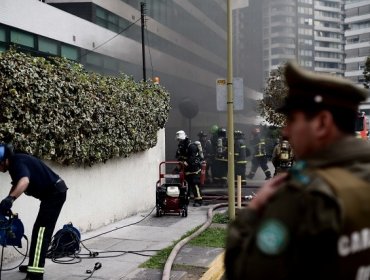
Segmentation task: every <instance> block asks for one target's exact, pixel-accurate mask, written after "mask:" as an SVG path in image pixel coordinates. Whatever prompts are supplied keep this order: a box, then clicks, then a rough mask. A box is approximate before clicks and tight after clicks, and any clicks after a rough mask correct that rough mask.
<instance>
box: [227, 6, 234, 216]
mask: <svg viewBox="0 0 370 280" xmlns="http://www.w3.org/2000/svg"><path fill="white" fill-rule="evenodd" d="M232 46H233V45H232V9H231V0H227V138H228V141H227V142H228V144H227V149H228V158H227V164H228V172H227V184H228V194H229V200H228V203H229V219H230V220H234V219H235V175H234V174H235V170H234V96H233V63H232V62H233V56H232Z"/></svg>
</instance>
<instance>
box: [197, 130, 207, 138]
mask: <svg viewBox="0 0 370 280" xmlns="http://www.w3.org/2000/svg"><path fill="white" fill-rule="evenodd" d="M207 136H208V135H207V133H205V132H204V131H202V130H201V131H199V133H198V137H199V138H200V137H207Z"/></svg>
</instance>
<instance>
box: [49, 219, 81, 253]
mask: <svg viewBox="0 0 370 280" xmlns="http://www.w3.org/2000/svg"><path fill="white" fill-rule="evenodd" d="M80 240H81V234H80V232H79V231H78V229H76V228H75V227H74V226H73V225H72V223H69V224H66V225H64V226H63V228H62V229H60V230H58V231H57V232H56V233H55V235H54V236H53V238H52V240H51V242H50V246H49V249H48V251H47V253H46V257H47V258H50V259H55V258H63V257H66V256H71V255H72V256H74V255H75V254H77V253H79V252H80Z"/></svg>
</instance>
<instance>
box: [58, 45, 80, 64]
mask: <svg viewBox="0 0 370 280" xmlns="http://www.w3.org/2000/svg"><path fill="white" fill-rule="evenodd" d="M60 55H61V56H63V57H65V58H68V59H71V60H76V61H77V60H78V49H77V48H76V47H73V46H67V45H63V44H62V45H61V47H60Z"/></svg>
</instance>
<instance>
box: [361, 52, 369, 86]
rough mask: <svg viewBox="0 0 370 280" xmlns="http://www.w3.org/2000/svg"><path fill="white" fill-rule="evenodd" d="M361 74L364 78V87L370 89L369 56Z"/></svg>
mask: <svg viewBox="0 0 370 280" xmlns="http://www.w3.org/2000/svg"><path fill="white" fill-rule="evenodd" d="M363 74H364V78H365V82H364V87H365V88H370V56H369V57H367V59H366V62H365V67H364V72H363Z"/></svg>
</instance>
